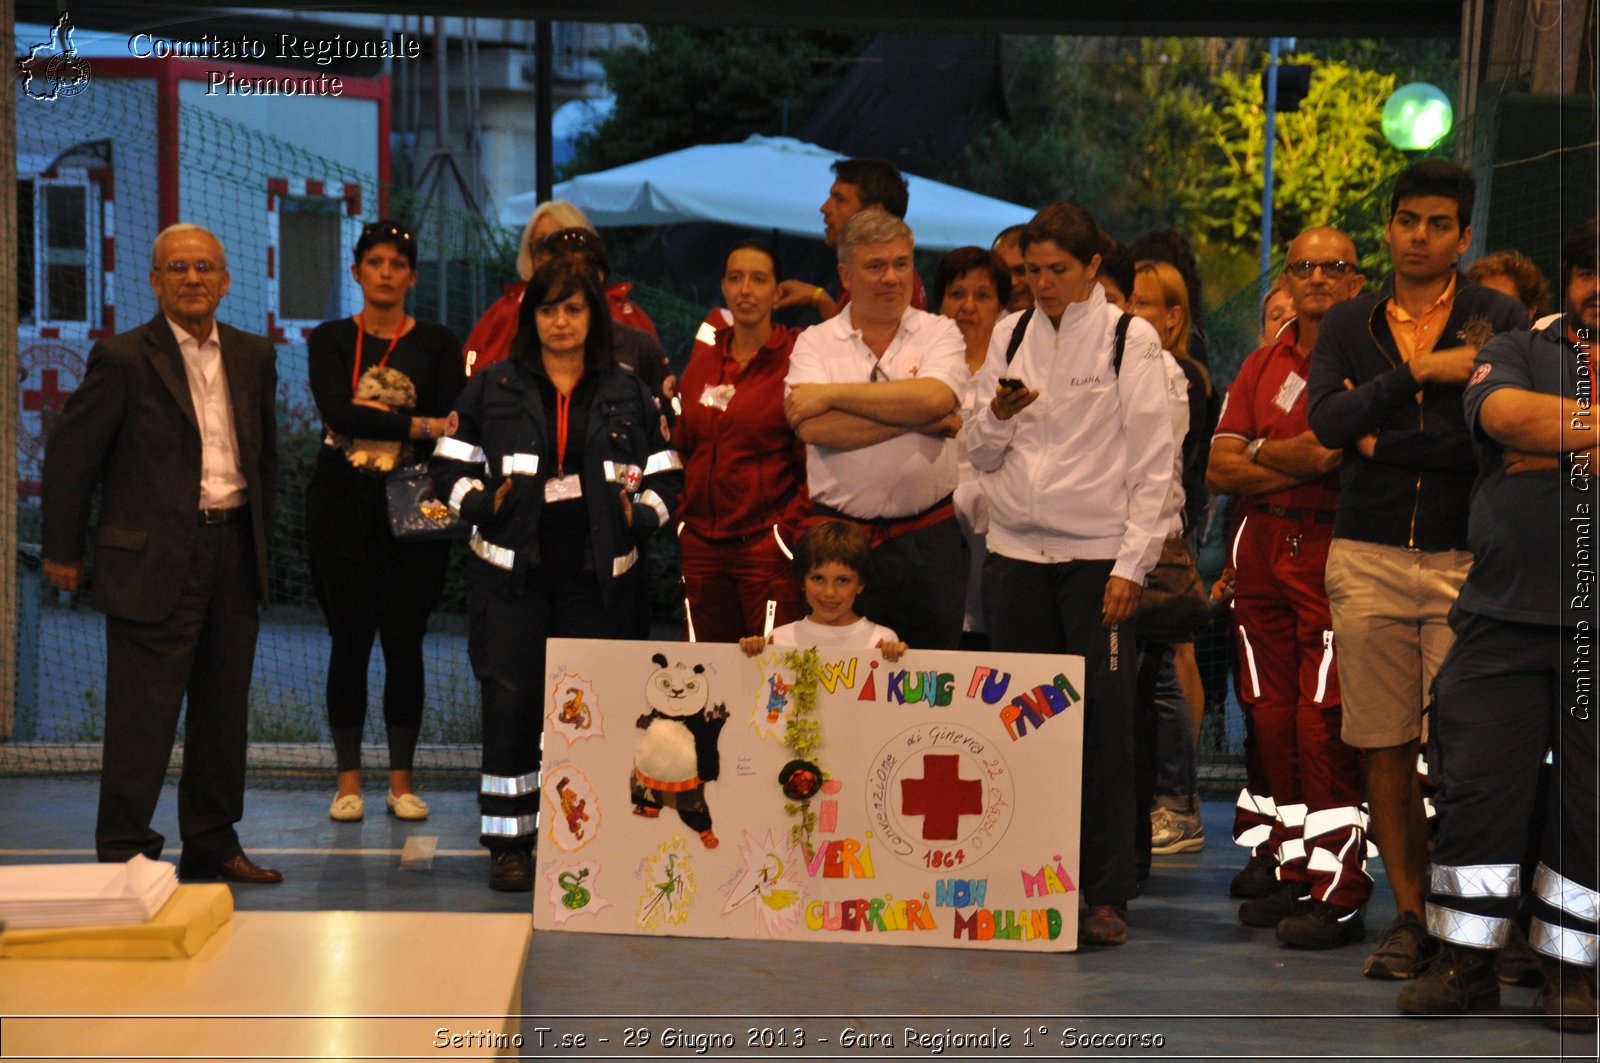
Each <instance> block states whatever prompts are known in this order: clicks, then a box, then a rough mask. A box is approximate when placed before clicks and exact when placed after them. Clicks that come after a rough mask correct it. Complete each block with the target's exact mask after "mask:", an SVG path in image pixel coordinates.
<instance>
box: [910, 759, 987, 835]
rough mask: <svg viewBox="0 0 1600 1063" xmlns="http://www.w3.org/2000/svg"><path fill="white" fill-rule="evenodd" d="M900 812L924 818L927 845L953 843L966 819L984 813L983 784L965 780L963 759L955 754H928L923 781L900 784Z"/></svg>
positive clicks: (923, 829)
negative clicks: (963, 818) (962, 822)
mask: <svg viewBox="0 0 1600 1063" xmlns="http://www.w3.org/2000/svg"><path fill="white" fill-rule="evenodd" d="M900 810H901V812H902V813H903V814H904V815H907V816H921V817H923V818H922V838H923V840H924V841H930V842H931V841H953V840H954V839H955V838H956V837H957V829H958V828H959V827H960V825H961V817H962V816H976V815H980V814H981V813H982V812H983V783H982V782H980V781H979V780H977V779H963V778H962V777H961V758H960V757H959V756H957V755H955V754H953V753H926V754H924V755H923V757H922V778H920V779H901V780H900Z"/></svg>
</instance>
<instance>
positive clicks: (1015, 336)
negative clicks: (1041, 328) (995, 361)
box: [1006, 306, 1033, 365]
mask: <svg viewBox="0 0 1600 1063" xmlns="http://www.w3.org/2000/svg"><path fill="white" fill-rule="evenodd" d="M1032 320H1033V307H1031V306H1030V307H1028V309H1026V310H1024V311H1023V312H1022V317H1021V318H1019V319H1018V320H1017V327H1016V328H1014V329H1012V330H1011V342H1010V343H1008V344H1006V365H1010V364H1011V359H1012V358H1014V357H1015V356H1016V353H1017V348H1018V347H1021V346H1022V333H1023V332H1024V331H1025V330H1026V329H1027V327H1028V322H1029V321H1032Z"/></svg>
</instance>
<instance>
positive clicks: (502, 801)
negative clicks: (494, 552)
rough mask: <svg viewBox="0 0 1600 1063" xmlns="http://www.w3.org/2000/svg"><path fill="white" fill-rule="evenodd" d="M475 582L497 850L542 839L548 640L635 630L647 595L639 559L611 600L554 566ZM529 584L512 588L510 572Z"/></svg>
mask: <svg viewBox="0 0 1600 1063" xmlns="http://www.w3.org/2000/svg"><path fill="white" fill-rule="evenodd" d="M468 564H469V565H471V566H472V567H473V568H474V569H476V570H477V571H476V572H474V573H473V576H474V578H473V579H472V580H471V582H470V584H469V586H470V587H471V592H470V594H469V598H468V613H469V617H470V622H471V627H470V630H469V633H468V637H467V650H468V654H469V656H470V657H471V658H472V670H473V673H474V674H475V675H476V676H477V677H478V682H479V686H480V688H481V691H482V696H483V778H482V781H481V783H480V786H479V793H478V808H479V810H480V811H481V812H482V813H483V817H482V825H481V829H480V834H479V839H478V840H479V842H480V843H481V844H483V845H484V846H485V847H487V848H489V849H521V850H523V851H524V852H531V851H532V850H533V847H534V840H535V839H534V834H535V830H536V827H537V823H536V819H537V816H538V812H539V786H538V772H539V754H540V748H539V743H540V738H541V736H542V733H543V729H544V728H543V722H544V720H543V717H544V694H545V689H544V688H545V660H546V658H545V640H546V639H549V638H600V639H618V638H632V637H633V634H634V627H633V624H634V621H633V615H632V614H633V611H634V604H635V602H636V601H637V600H638V594H637V588H636V586H635V581H639V580H642V579H643V578H644V574H643V573H642V572H641V571H640V566H639V565H637V564H636V565H635V566H634V567H633V570H632V571H630V572H629V573H628V574H627V575H626V576H624V577H623V579H622V585H621V586H618V587H617V588H616V604H615V605H613V606H611V607H608V606H607V605H606V604H605V603H604V602H603V601H602V600H601V596H600V585H599V583H598V581H597V580H596V579H595V577H594V575H593V574H592V573H585V572H581V571H576V570H574V569H573V568H571V567H567V566H554V565H547V566H544V567H543V568H540V569H537V570H535V571H533V572H529V573H526V574H518V575H511V574H503V575H502V574H499V573H486V572H484V571H483V570H484V569H487V568H489V567H490V566H488V565H487V564H486V563H485V562H482V561H480V560H478V559H477V558H472V559H471V560H469V562H468ZM518 579H520V580H522V581H523V586H522V587H521V589H520V590H519V591H516V592H515V593H509V591H510V587H511V584H510V581H512V580H518Z"/></svg>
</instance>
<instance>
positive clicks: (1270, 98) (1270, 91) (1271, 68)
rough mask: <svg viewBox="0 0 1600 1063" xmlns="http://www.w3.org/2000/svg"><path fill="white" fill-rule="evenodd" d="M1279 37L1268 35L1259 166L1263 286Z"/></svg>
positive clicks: (1267, 260)
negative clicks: (1263, 144) (1262, 147)
mask: <svg viewBox="0 0 1600 1063" xmlns="http://www.w3.org/2000/svg"><path fill="white" fill-rule="evenodd" d="M1281 40H1282V38H1280V37H1273V38H1272V40H1271V42H1270V44H1269V52H1268V59H1267V123H1266V141H1267V142H1266V150H1265V151H1264V152H1263V154H1262V165H1261V277H1262V280H1261V283H1262V284H1263V285H1265V284H1266V276H1267V271H1268V270H1269V269H1271V268H1272V149H1273V147H1274V145H1275V144H1276V142H1277V139H1278V45H1279V43H1280V41H1281ZM1262 294H1263V295H1264V294H1266V293H1265V292H1263V293H1262Z"/></svg>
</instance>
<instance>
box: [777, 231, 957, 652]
mask: <svg viewBox="0 0 1600 1063" xmlns="http://www.w3.org/2000/svg"><path fill="white" fill-rule="evenodd" d="M838 246H839V279H840V282H841V283H842V284H843V285H844V286H845V288H846V289H847V290H848V291H849V292H850V296H851V298H850V302H849V303H848V304H847V305H846V307H845V309H844V310H842V311H840V313H839V314H838V315H837V316H836V317H834V318H832V319H831V320H828V321H825V322H823V323H822V324H820V325H816V326H813V327H812V328H809V329H807V330H806V331H805V332H803V333H801V335H800V338H799V339H798V340H797V341H796V342H795V346H794V353H793V354H792V355H791V356H790V360H789V375H788V377H787V379H786V383H787V385H788V387H789V394H788V398H787V399H786V400H785V403H784V408H785V412H786V413H787V414H788V416H789V423H790V425H792V426H793V427H794V430H795V434H796V435H798V436H799V437H800V439H801V440H802V441H803V442H804V443H805V444H806V482H807V486H808V487H809V488H810V492H811V500H812V503H813V506H814V509H815V513H816V516H818V517H823V518H835V519H840V520H847V521H850V522H852V523H855V524H858V525H860V526H862V527H863V528H864V529H865V530H866V531H867V534H868V535H869V536H870V537H871V540H872V546H873V552H872V569H873V580H872V583H871V585H870V586H869V587H868V589H867V592H866V593H865V594H864V595H863V596H862V600H861V606H860V609H859V611H860V612H861V614H862V615H864V616H867V617H870V618H871V619H872V620H874V621H877V622H878V623H880V624H885V625H887V626H889V627H892V628H894V630H896V631H897V632H899V633H900V637H901V638H902V639H903V640H905V642H906V643H907V644H908V645H910V646H913V647H917V648H923V649H955V648H956V647H957V645H958V644H959V642H960V640H961V615H962V598H963V594H964V593H965V589H966V571H967V561H968V559H967V556H966V549H967V548H966V543H965V541H964V540H963V539H962V537H961V531H960V528H959V527H958V526H957V524H956V521H955V510H954V508H953V506H952V505H951V502H950V495H951V492H953V491H954V490H955V486H956V443H955V440H954V439H953V438H952V437H953V436H954V435H955V433H956V432H957V431H958V430H959V429H960V427H961V418H960V415H959V414H957V413H956V404H957V396H958V395H959V394H961V392H962V390H963V389H964V388H965V387H966V379H967V365H966V345H965V343H964V342H963V341H962V338H961V333H960V331H959V330H958V329H957V328H956V326H955V322H954V321H952V320H950V319H948V318H942V317H938V316H936V315H934V314H929V313H926V312H924V311H921V310H916V309H913V308H912V307H911V279H912V277H913V276H915V271H914V268H913V266H912V257H911V256H912V236H911V230H910V229H909V228H908V227H907V226H906V224H905V222H903V221H901V220H900V219H899V218H896V217H894V216H893V215H890V214H887V213H885V212H883V211H881V210H864V211H861V212H860V213H858V214H856V215H855V216H854V217H852V218H851V219H850V220H849V222H847V223H846V224H845V226H844V228H843V231H842V232H841V233H840V237H839V245H838Z"/></svg>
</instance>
